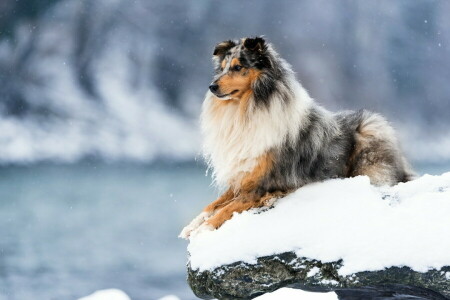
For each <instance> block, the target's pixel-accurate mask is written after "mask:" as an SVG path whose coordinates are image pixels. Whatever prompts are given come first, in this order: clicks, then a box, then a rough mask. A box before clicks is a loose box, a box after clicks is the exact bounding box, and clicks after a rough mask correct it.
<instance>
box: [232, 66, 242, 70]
mask: <svg viewBox="0 0 450 300" xmlns="http://www.w3.org/2000/svg"><path fill="white" fill-rule="evenodd" d="M241 69H242V66H240V65H235V66H234V67H233V71H240V70H241Z"/></svg>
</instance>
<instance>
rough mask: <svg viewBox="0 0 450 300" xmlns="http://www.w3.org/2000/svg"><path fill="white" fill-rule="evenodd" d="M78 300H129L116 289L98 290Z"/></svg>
mask: <svg viewBox="0 0 450 300" xmlns="http://www.w3.org/2000/svg"><path fill="white" fill-rule="evenodd" d="M78 300H131V299H130V297H128V295H127V294H125V293H124V292H122V291H121V290H118V289H107V290H100V291H96V292H94V293H92V294H91V295H89V296H86V297H83V298H79V299H78Z"/></svg>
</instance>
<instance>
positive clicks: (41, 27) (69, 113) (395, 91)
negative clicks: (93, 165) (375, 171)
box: [0, 0, 450, 164]
mask: <svg viewBox="0 0 450 300" xmlns="http://www.w3.org/2000/svg"><path fill="white" fill-rule="evenodd" d="M22 3H25V2H21V1H14V0H5V1H2V3H1V4H0V16H2V18H1V20H0V163H2V164H4V163H22V162H35V161H41V160H52V161H54V160H56V161H68V162H72V161H77V160H79V159H81V158H85V157H101V158H104V159H106V160H135V161H155V160H160V159H166V160H173V161H180V160H192V159H193V158H194V156H195V155H196V154H197V153H198V150H199V148H200V147H199V145H200V143H199V133H198V130H197V127H198V126H197V118H198V115H199V110H200V105H201V102H202V98H203V95H204V93H205V91H206V88H207V86H208V84H209V82H210V80H211V74H212V68H211V63H210V56H211V52H212V48H213V46H214V45H215V44H216V43H217V42H219V41H221V40H224V39H229V38H240V37H242V36H249V35H261V34H264V35H266V37H267V38H268V39H269V40H271V41H273V42H274V44H275V46H276V48H277V49H278V50H279V51H280V53H281V54H282V56H283V57H285V58H286V59H287V60H288V61H289V62H290V63H291V64H292V65H293V68H294V70H295V71H296V72H297V73H298V77H299V79H300V80H301V81H302V82H303V84H304V85H305V87H306V88H307V89H308V90H309V91H310V92H311V94H312V96H313V97H314V98H316V99H318V101H319V102H320V103H322V104H324V105H325V106H326V107H328V108H330V109H332V110H338V109H360V108H367V109H371V110H375V111H377V112H380V113H382V114H385V115H386V116H387V117H388V118H389V119H390V120H392V121H393V122H394V125H395V126H396V127H397V128H398V129H399V130H400V133H401V136H402V140H403V141H404V142H405V147H404V148H405V150H406V152H407V153H408V155H409V156H410V157H411V158H413V159H416V160H422V161H435V162H439V161H442V160H445V159H450V151H449V149H450V137H449V135H448V126H449V122H450V121H449V118H448V111H449V110H450V101H448V99H449V95H450V85H448V84H447V79H448V78H450V73H449V70H450V59H449V57H450V55H449V51H450V47H449V45H450V26H449V25H450V23H449V22H450V21H449V18H448V17H447V13H448V11H449V10H450V3H449V2H448V1H428V2H427V1H414V2H408V1H400V2H392V1H388V0H383V1H381V2H378V1H377V2H364V3H355V2H354V1H343V3H338V2H336V3H329V2H327V1H323V0H320V1H299V2H292V1H289V2H288V1H280V2H273V1H269V0H262V1H245V2H239V1H226V2H173V1H165V0H158V1H145V0H137V1H132V3H130V1H126V0H114V1H109V0H98V1H89V0H81V1H79V0H59V1H56V0H48V1H32V2H30V3H32V5H31V4H30V5H29V6H28V5H23V4H22ZM27 3H28V2H27ZM324 7H327V9H324ZM219 11H220V12H221V13H218V12H219ZM243 11H246V12H248V11H251V12H253V15H254V16H257V17H253V18H241V17H239V18H236V17H235V16H237V15H239V14H240V13H241V12H243ZM268 12H270V15H268ZM349 20H352V22H349ZM330 28H332V29H333V30H330Z"/></svg>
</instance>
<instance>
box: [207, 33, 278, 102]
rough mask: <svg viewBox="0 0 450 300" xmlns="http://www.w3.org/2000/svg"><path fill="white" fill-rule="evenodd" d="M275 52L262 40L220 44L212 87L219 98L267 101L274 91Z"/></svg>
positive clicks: (216, 53) (214, 54) (217, 46)
mask: <svg viewBox="0 0 450 300" xmlns="http://www.w3.org/2000/svg"><path fill="white" fill-rule="evenodd" d="M271 52H272V50H271V48H270V45H269V44H267V43H266V41H265V40H264V39H263V38H261V37H255V38H244V39H241V40H240V41H231V40H229V41H224V42H222V43H219V44H217V45H216V47H215V49H214V52H213V61H214V64H215V76H214V79H213V82H212V83H211V85H210V86H209V89H210V91H211V92H212V93H213V94H214V95H215V98H216V99H219V100H231V99H233V100H240V99H242V98H243V97H245V96H249V95H251V94H253V95H256V96H258V97H265V98H267V97H268V95H267V93H268V92H270V91H269V90H270V89H271V88H272V87H271V86H270V85H271V82H270V81H269V80H267V79H268V78H269V77H271V78H272V77H273V76H271V75H273V71H274V63H273V55H272V53H271ZM272 79H274V78H272ZM272 81H273V80H272Z"/></svg>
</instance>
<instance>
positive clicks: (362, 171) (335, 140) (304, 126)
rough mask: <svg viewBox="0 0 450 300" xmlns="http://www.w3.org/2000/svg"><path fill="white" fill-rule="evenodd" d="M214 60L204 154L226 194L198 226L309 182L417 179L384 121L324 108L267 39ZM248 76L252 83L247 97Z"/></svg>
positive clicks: (218, 53) (237, 45)
mask: <svg viewBox="0 0 450 300" xmlns="http://www.w3.org/2000/svg"><path fill="white" fill-rule="evenodd" d="M213 60H214V64H215V69H216V75H215V77H214V80H213V84H212V86H211V87H210V88H211V90H212V92H211V91H208V93H207V94H206V97H205V100H204V103H203V108H202V115H201V125H202V131H203V135H204V148H203V151H204V155H205V158H206V160H207V162H208V164H209V165H210V167H211V168H212V169H213V175H214V180H215V182H216V183H217V184H218V186H220V187H222V188H224V189H226V188H228V190H227V192H226V193H225V194H224V195H222V196H221V197H220V198H219V199H218V200H216V201H215V202H213V203H212V204H210V205H209V206H208V207H206V208H205V210H204V213H203V214H202V215H200V216H199V217H198V218H196V224H197V225H195V226H193V227H197V226H199V225H198V224H202V223H204V225H203V226H205V224H209V226H212V227H219V226H220V225H221V224H222V223H223V222H224V221H226V220H227V219H229V218H231V216H232V213H233V212H240V211H242V210H246V209H249V208H251V207H258V206H261V205H265V204H266V201H267V199H269V198H273V197H276V196H280V195H284V194H286V193H288V192H290V191H292V190H295V189H297V188H299V187H301V186H303V185H305V184H307V183H310V182H315V181H321V180H324V179H328V178H339V177H351V176H357V175H367V176H369V178H370V180H371V182H372V183H373V184H376V185H393V184H395V183H397V182H400V181H407V180H409V179H410V178H411V177H412V176H413V173H412V172H411V171H410V168H409V166H408V164H407V162H406V159H405V158H404V157H403V155H402V153H401V151H400V147H399V145H398V141H397V139H396V137H395V134H394V130H393V129H392V127H391V126H390V125H389V124H388V122H387V121H386V120H385V119H384V118H383V117H381V116H380V115H378V114H375V113H371V112H368V111H358V112H352V111H347V112H340V113H336V114H334V113H331V112H329V111H327V110H325V109H324V108H322V107H321V106H319V105H318V104H316V103H315V102H314V100H313V99H312V98H311V97H310V96H309V94H308V93H307V91H306V90H305V89H304V88H303V87H302V85H301V84H300V83H299V82H298V81H297V80H296V78H295V75H294V73H293V71H292V69H291V67H290V65H289V64H288V63H287V62H286V61H284V60H283V59H282V58H281V57H279V55H278V54H277V52H276V51H275V50H274V49H273V47H272V45H270V44H268V43H266V42H265V41H264V40H263V39H262V38H253V39H243V40H241V41H225V42H222V43H220V44H218V45H217V46H216V49H215V51H214V57H213ZM236 64H238V65H239V67H242V68H236V67H235V65H236ZM241 69H243V70H241ZM250 72H252V73H250ZM252 74H253V75H252ZM249 76H252V77H249ZM245 78H247V80H249V79H248V78H250V79H251V80H252V81H251V85H250V86H249V87H248V91H245V92H244V91H240V89H242V87H241V86H242V82H245V81H243V80H244V79H245ZM233 80H234V81H235V82H237V83H239V84H240V85H239V86H238V85H236V86H238V87H236V88H235V87H234V86H233V82H234V81H233ZM234 95H239V96H234ZM239 203H240V204H239ZM208 218H209V219H208ZM199 220H200V221H199ZM191 225H192V224H191ZM191 227H192V226H191ZM194 229H195V228H194ZM194 229H192V228H190V229H188V230H187V231H185V232H184V234H183V235H184V236H189V232H190V231H192V230H194Z"/></svg>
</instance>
